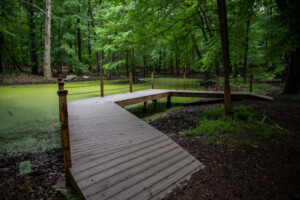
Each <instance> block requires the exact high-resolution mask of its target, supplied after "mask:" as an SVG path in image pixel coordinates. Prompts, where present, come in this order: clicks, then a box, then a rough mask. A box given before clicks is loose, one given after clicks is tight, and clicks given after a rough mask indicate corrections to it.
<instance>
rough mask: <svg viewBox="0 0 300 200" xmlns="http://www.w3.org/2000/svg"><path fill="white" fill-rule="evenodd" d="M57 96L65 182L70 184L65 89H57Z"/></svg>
mask: <svg viewBox="0 0 300 200" xmlns="http://www.w3.org/2000/svg"><path fill="white" fill-rule="evenodd" d="M57 94H58V96H59V115H60V123H61V139H62V149H63V157H64V168H65V174H66V184H67V185H71V177H70V175H71V174H70V168H71V167H72V161H71V149H70V137H69V119H68V107H67V94H68V91H67V90H59V91H57Z"/></svg>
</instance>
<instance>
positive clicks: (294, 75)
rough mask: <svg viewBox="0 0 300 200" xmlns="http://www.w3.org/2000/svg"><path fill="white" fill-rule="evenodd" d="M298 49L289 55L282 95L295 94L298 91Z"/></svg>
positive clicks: (299, 68)
mask: <svg viewBox="0 0 300 200" xmlns="http://www.w3.org/2000/svg"><path fill="white" fill-rule="evenodd" d="M299 77H300V48H299V47H298V48H297V49H296V50H295V51H292V52H291V54H290V59H289V65H288V75H287V81H286V84H285V86H284V90H283V93H284V94H297V93H298V92H299V91H300V79H299Z"/></svg>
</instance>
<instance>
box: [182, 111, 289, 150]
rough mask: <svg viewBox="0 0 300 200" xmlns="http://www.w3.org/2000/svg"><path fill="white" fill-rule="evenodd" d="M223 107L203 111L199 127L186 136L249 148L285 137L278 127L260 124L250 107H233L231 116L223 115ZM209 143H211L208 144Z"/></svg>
mask: <svg viewBox="0 0 300 200" xmlns="http://www.w3.org/2000/svg"><path fill="white" fill-rule="evenodd" d="M224 113H225V112H224V106H221V107H218V108H213V109H209V110H206V111H204V112H203V113H202V114H201V115H200V122H199V125H198V126H197V127H196V128H195V129H193V130H188V131H186V132H185V134H186V135H192V136H198V135H205V136H207V137H208V138H209V141H211V140H212V138H210V137H214V138H217V139H216V140H217V142H216V143H219V142H220V141H222V142H227V143H230V144H233V145H245V146H250V145H251V144H252V143H257V142H265V141H271V142H275V141H278V140H279V139H280V138H282V136H284V135H286V133H285V132H283V131H282V130H281V129H279V128H278V127H276V126H274V125H272V124H268V123H266V122H265V123H262V122H261V119H262V116H260V115H259V114H257V113H255V112H254V111H253V108H252V107H250V106H234V107H233V110H232V114H231V115H225V114H224ZM210 143H211V142H210Z"/></svg>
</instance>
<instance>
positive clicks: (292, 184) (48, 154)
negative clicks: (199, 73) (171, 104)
mask: <svg viewBox="0 0 300 200" xmlns="http://www.w3.org/2000/svg"><path fill="white" fill-rule="evenodd" d="M235 104H241V105H252V106H253V107H254V108H255V110H256V111H257V112H259V113H261V114H266V115H267V116H268V118H270V119H271V120H273V121H274V123H276V124H278V125H279V126H280V127H283V128H284V129H287V130H288V131H289V132H290V133H291V135H290V137H286V138H284V139H282V140H281V141H280V142H278V143H271V142H270V143H263V144H259V145H254V146H250V147H242V146H232V145H229V144H219V145H214V144H212V145H211V144H208V142H207V139H206V138H205V137H204V136H198V137H187V136H183V135H181V134H180V133H181V132H183V131H184V130H186V129H187V128H190V127H195V126H196V125H197V123H198V120H199V119H198V115H199V114H200V113H201V112H202V111H203V110H205V109H208V108H211V107H216V106H220V105H221V103H213V104H204V105H203V104H191V105H189V106H186V107H184V108H182V109H180V110H175V111H173V112H171V113H169V114H168V115H166V116H164V117H162V118H160V119H157V120H154V121H152V122H150V124H151V125H152V126H154V127H156V128H157V129H159V130H161V131H162V132H164V133H165V134H167V135H168V136H169V137H171V138H172V139H173V140H174V141H176V142H177V143H178V144H180V145H181V146H182V147H183V148H185V149H186V150H187V151H189V152H190V153H191V154H192V155H193V156H195V157H196V158H197V159H199V160H200V161H201V162H202V163H203V164H204V165H205V169H204V170H200V171H199V172H196V173H194V174H193V175H192V177H191V179H190V180H188V181H185V182H183V183H182V184H181V186H180V187H177V188H175V189H174V190H173V191H172V192H171V193H169V194H168V195H166V197H165V198H164V199H165V200H171V199H172V200H188V199H189V200H198V199H205V200H206V199H247V200H248V199H282V200H283V199H290V200H294V199H300V139H299V136H300V123H299V122H300V99H294V100H287V99H275V100H274V101H272V102H265V101H248V100H247V101H240V102H235ZM24 160H30V161H31V163H32V169H33V172H32V173H31V174H29V185H30V187H31V191H32V192H31V193H30V195H31V196H30V198H31V199H60V198H61V197H59V196H58V193H56V192H53V190H52V192H51V187H52V186H53V185H55V184H56V183H57V182H58V181H60V180H63V178H64V173H63V160H62V155H61V150H60V149H52V150H47V151H45V152H39V153H30V154H18V155H15V156H10V157H7V156H5V155H2V157H1V158H0V174H1V176H0V199H24V188H23V187H24V186H23V184H24V181H23V177H22V176H18V172H19V166H18V164H19V162H21V161H24Z"/></svg>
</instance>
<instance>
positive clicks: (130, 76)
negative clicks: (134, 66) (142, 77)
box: [129, 73, 132, 92]
mask: <svg viewBox="0 0 300 200" xmlns="http://www.w3.org/2000/svg"><path fill="white" fill-rule="evenodd" d="M129 91H130V92H132V73H130V74H129Z"/></svg>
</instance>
